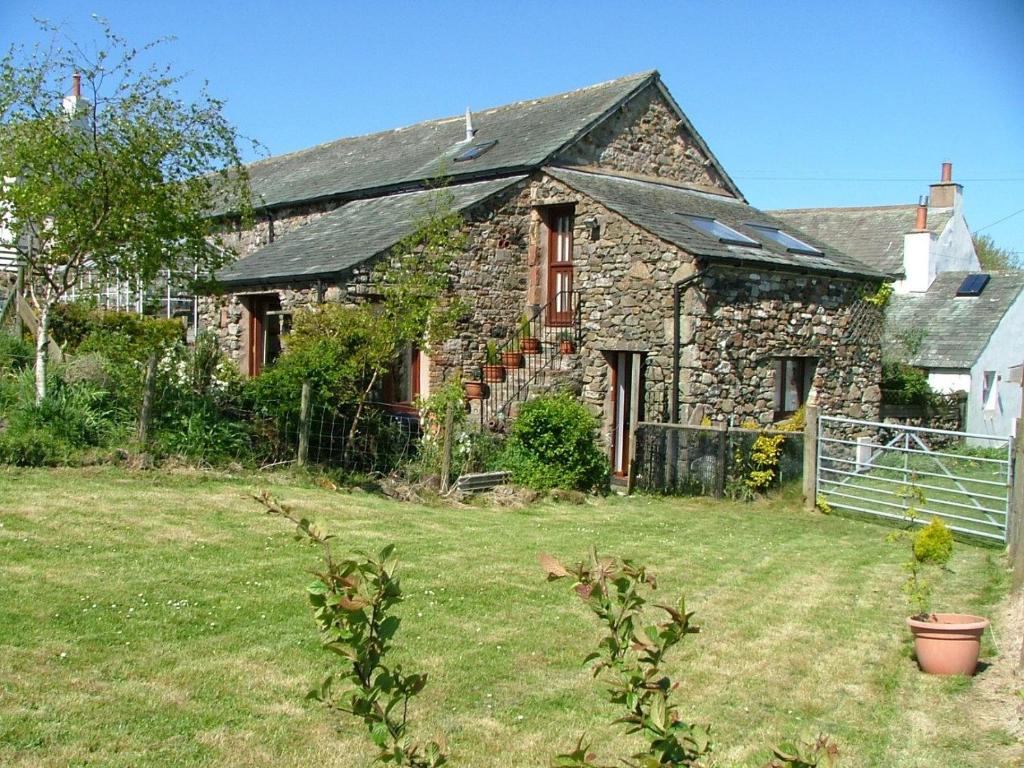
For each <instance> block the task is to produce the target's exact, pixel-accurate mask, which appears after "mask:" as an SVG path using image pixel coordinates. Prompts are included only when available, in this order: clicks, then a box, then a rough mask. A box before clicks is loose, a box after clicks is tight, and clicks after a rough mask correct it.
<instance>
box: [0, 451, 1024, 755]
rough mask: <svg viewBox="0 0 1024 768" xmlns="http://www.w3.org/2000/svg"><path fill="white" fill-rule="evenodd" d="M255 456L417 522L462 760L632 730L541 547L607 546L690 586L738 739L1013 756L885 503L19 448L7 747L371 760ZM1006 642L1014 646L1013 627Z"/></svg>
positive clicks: (975, 587) (579, 610)
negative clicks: (541, 492)
mask: <svg viewBox="0 0 1024 768" xmlns="http://www.w3.org/2000/svg"><path fill="white" fill-rule="evenodd" d="M257 481H262V482H263V483H269V485H270V488H271V490H272V492H274V493H275V494H276V495H277V496H278V497H279V498H281V499H283V500H285V501H287V502H290V503H292V504H293V505H295V506H296V508H297V509H300V510H302V511H304V512H307V513H309V514H310V515H312V516H315V517H318V518H320V519H321V520H323V521H324V522H325V523H326V525H327V527H328V528H329V529H330V530H331V531H332V532H334V533H336V534H338V536H339V543H340V544H341V546H343V547H352V548H367V549H374V548H379V547H380V546H381V545H383V544H384V543H386V542H389V541H394V542H396V543H397V544H398V547H399V554H400V556H401V558H402V561H403V564H402V580H403V587H404V589H405V591H406V593H407V595H408V599H407V601H406V602H405V603H404V604H403V605H402V609H401V614H402V615H403V617H404V620H403V625H402V629H401V631H400V633H399V637H398V642H397V645H398V647H399V653H400V655H401V656H402V657H404V658H405V659H406V663H407V664H408V665H410V666H413V667H415V668H422V669H425V670H426V671H427V672H428V673H429V675H430V679H429V683H428V686H427V690H426V692H425V693H424V694H423V696H421V697H420V699H421V700H420V701H419V702H418V703H417V705H416V708H415V712H414V722H415V724H416V726H415V730H417V732H418V733H419V735H421V736H425V737H432V736H435V735H437V734H440V733H443V734H444V735H445V737H446V738H447V740H448V743H449V746H450V749H451V752H452V755H453V759H452V765H453V766H473V767H474V768H476V767H478V766H480V767H487V766H545V765H547V764H548V761H549V759H550V756H551V755H552V754H553V753H555V752H556V751H557V750H559V749H562V748H564V747H567V746H569V745H570V744H571V743H573V742H574V741H575V739H576V738H577V736H578V735H579V734H581V733H582V732H584V731H589V732H590V733H591V734H592V736H593V740H594V747H595V749H596V750H598V751H599V752H600V753H601V756H602V762H614V758H616V757H619V756H624V755H627V754H628V753H629V751H630V747H631V746H633V745H635V743H634V742H630V741H628V740H624V739H622V738H619V737H618V735H617V734H618V730H617V729H615V728H612V727H610V726H609V725H608V723H609V721H610V720H611V719H612V718H613V717H614V716H615V715H616V712H615V711H614V710H613V709H612V708H610V706H609V705H607V704H605V703H604V702H603V698H602V696H601V695H600V691H599V689H598V687H597V685H596V684H595V683H594V682H593V681H592V680H591V679H590V678H589V675H588V674H587V673H586V672H585V671H584V670H582V669H581V668H580V661H581V660H582V658H583V657H584V656H585V655H586V653H587V652H588V651H589V650H590V649H591V646H592V645H593V643H595V642H596V640H597V639H598V638H599V630H598V628H597V627H596V625H595V624H594V622H593V620H592V619H591V618H590V616H589V615H588V613H587V612H586V611H585V609H584V607H583V606H582V605H581V604H580V603H579V601H578V600H576V599H575V598H573V597H572V596H571V595H569V594H568V593H567V589H566V585H565V584H563V583H561V582H556V583H548V582H546V581H545V580H544V578H543V574H542V573H541V571H540V569H539V567H538V566H537V564H536V556H537V554H538V553H539V552H540V551H549V552H552V553H553V554H555V555H556V556H558V557H560V558H563V559H569V560H573V559H576V558H578V557H580V556H582V555H583V554H584V552H585V551H586V549H587V548H588V547H589V546H590V545H591V544H596V545H597V546H598V547H599V549H600V550H602V551H604V552H608V553H615V554H618V555H622V556H629V557H634V558H636V559H638V560H641V561H643V562H646V563H648V564H649V565H650V566H651V567H652V568H653V569H654V570H655V571H656V572H657V574H658V576H659V584H660V589H661V590H662V591H664V592H665V593H667V594H666V597H667V596H668V595H669V594H677V593H678V592H680V591H685V592H686V594H687V598H688V605H689V606H690V607H691V608H692V609H695V610H696V611H697V618H698V619H699V620H700V623H701V624H702V625H703V629H702V631H701V633H700V634H699V635H696V636H695V637H694V638H692V640H688V641H687V642H686V643H684V644H683V645H682V646H680V647H681V650H680V651H679V652H678V653H676V654H675V655H674V656H673V657H672V658H671V664H670V670H669V671H670V673H671V674H672V676H673V677H674V678H675V679H677V680H679V681H680V683H681V687H680V689H679V691H678V692H677V696H678V698H679V701H680V702H681V704H682V711H683V713H684V714H685V715H686V716H687V717H690V718H692V719H694V720H697V721H701V722H710V723H712V724H713V727H714V736H715V743H716V755H717V756H718V759H719V761H720V764H721V765H729V766H732V765H736V766H754V765H759V764H760V763H761V762H763V761H764V759H765V758H766V756H767V751H766V745H767V744H769V743H771V742H772V741H773V740H776V739H779V738H782V737H784V736H787V735H791V734H799V733H801V732H805V733H808V734H815V733H817V732H819V731H827V732H828V733H830V734H832V735H833V736H834V737H835V738H836V739H837V740H838V742H839V743H840V746H841V749H842V752H843V754H844V763H843V764H844V765H848V766H858V767H860V766H893V767H895V766H900V767H903V766H905V767H907V768H909V767H910V766H921V765H932V766H986V768H987V767H988V766H993V765H999V764H1000V761H1003V760H1006V761H1008V760H1009V759H1010V758H1009V754H1010V752H1009V750H1011V749H1013V747H1012V739H1009V738H1008V737H1007V733H1006V732H1005V731H1003V730H1001V729H999V728H997V727H994V726H986V725H983V724H980V723H979V721H978V719H977V717H976V715H977V707H978V702H977V701H975V698H974V691H973V686H974V683H973V681H957V682H952V683H951V682H950V681H948V680H943V679H940V678H931V677H928V676H925V675H922V674H921V673H919V672H918V671H917V669H916V666H915V664H914V662H913V660H912V657H911V651H910V643H909V639H908V636H907V632H906V630H905V627H904V625H903V618H904V616H905V615H906V613H907V612H908V609H907V607H906V605H905V603H904V600H903V598H902V595H901V593H900V584H901V583H902V581H903V571H902V569H901V563H902V561H903V560H904V559H905V552H904V551H903V549H902V548H901V547H898V546H895V545H893V544H890V543H886V541H885V534H886V530H885V529H884V528H882V527H879V526H876V525H872V524H869V523H864V522H860V521H854V520H848V519H842V518H837V517H829V516H822V515H810V514H805V513H803V512H802V511H800V506H799V503H798V499H796V497H794V496H792V494H791V492H790V493H789V494H788V495H783V496H782V497H779V498H776V499H773V500H769V501H760V502H755V503H752V504H737V503H730V502H715V501H711V500H707V499H692V500H680V499H654V498H645V497H634V498H630V499H623V498H617V497H611V498H608V499H603V500H592V501H588V502H587V503H586V504H582V505H572V504H566V503H562V504H555V503H543V504H538V505H534V506H531V507H528V508H526V509H521V510H510V509H501V508H483V507H427V506H421V505H414V504H398V503H395V502H392V501H388V500H385V499H381V498H378V497H375V496H372V495H369V494H366V493H361V492H351V493H349V492H341V493H335V492H331V491H327V490H323V489H320V488H317V487H313V486H310V485H309V484H303V483H300V482H297V481H289V480H287V479H286V478H276V479H275V478H270V479H268V478H262V477H261V478H254V477H248V478H237V479H231V478H218V477H213V476H208V475H202V474H191V473H182V474H177V475H175V474H159V473H135V474H131V473H125V472H120V471H114V470H109V469H93V470H54V471H41V470H39V471H37V470H24V471H19V470H3V469H0V523H2V527H0V765H4V766H17V767H18V768H27V767H28V766H32V767H35V766H85V765H89V766H139V765H159V766H268V767H269V766H273V767H274V768H286V767H290V766H310V765H316V766H364V765H368V764H369V763H370V761H371V756H372V752H371V751H370V749H369V748H368V740H367V739H366V737H365V735H364V733H363V730H362V726H361V724H358V723H354V722H352V721H350V720H346V719H345V718H344V717H336V716H334V715H332V714H331V713H330V712H327V711H325V710H324V709H322V708H321V707H320V706H319V705H317V704H315V703H312V702H307V701H305V700H304V699H303V696H304V694H305V693H306V691H307V690H309V688H310V687H312V685H314V684H315V683H317V682H318V681H319V679H320V678H321V677H322V676H323V674H325V673H326V671H327V670H329V669H330V667H331V664H332V663H334V657H332V656H329V655H328V654H326V653H324V652H323V651H321V649H320V648H319V645H318V642H317V638H316V636H315V629H314V625H313V622H312V619H311V617H310V615H309V611H308V608H307V605H306V603H305V597H304V588H305V586H306V584H307V583H308V582H309V581H310V577H309V575H308V574H307V573H306V571H307V570H308V569H310V568H312V567H315V565H316V564H317V555H316V551H315V550H313V549H311V548H309V547H308V546H303V545H301V544H299V543H297V542H295V541H294V540H293V538H292V532H291V530H290V529H289V528H288V526H287V525H285V524H284V523H282V521H280V520H278V519H275V518H271V517H268V516H266V515H265V514H263V513H262V512H261V510H260V508H258V506H257V505H256V504H255V503H254V502H253V501H252V500H251V499H249V498H247V493H248V492H249V491H250V490H251V489H252V488H254V487H255V483H256V482H257ZM952 568H953V570H954V572H953V573H951V574H949V575H948V578H947V579H946V580H945V581H944V583H943V584H942V585H941V587H940V588H939V590H938V594H937V599H936V604H937V607H940V608H941V607H951V608H952V607H955V608H957V609H959V610H963V611H971V612H977V613H982V614H985V613H991V611H992V608H993V605H994V604H995V603H996V602H997V601H998V600H999V599H1000V598H1001V597H1002V595H1003V594H1004V593H1005V576H1004V573H1003V570H1002V568H1001V567H1000V563H999V562H998V556H997V554H996V553H994V552H993V551H992V550H991V549H985V548H978V547H973V546H970V545H966V544H959V545H958V546H957V547H956V550H955V553H954V559H953V563H952ZM997 631H998V627H997ZM983 658H984V659H985V660H986V661H988V662H989V663H996V664H998V663H1003V662H1002V660H1001V659H1000V658H998V656H997V654H996V650H995V647H994V646H993V645H992V644H991V641H986V644H985V647H984V648H983ZM984 722H990V720H985V721H984ZM1006 764H1009V763H1008V762H1007V763H1006Z"/></svg>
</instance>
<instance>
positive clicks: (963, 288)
mask: <svg viewBox="0 0 1024 768" xmlns="http://www.w3.org/2000/svg"><path fill="white" fill-rule="evenodd" d="M990 279H991V277H990V276H989V275H987V274H985V273H984V272H982V273H980V274H977V275H968V276H967V277H965V278H964V280H963V282H962V283H960V287H959V288H957V289H956V295H957V296H981V292H982V291H983V290H985V286H986V285H988V281H989V280H990Z"/></svg>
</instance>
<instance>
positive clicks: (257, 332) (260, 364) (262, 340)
mask: <svg viewBox="0 0 1024 768" xmlns="http://www.w3.org/2000/svg"><path fill="white" fill-rule="evenodd" d="M247 304H248V307H247V308H248V310H249V328H248V331H249V344H248V347H249V349H248V363H249V376H250V377H255V376H259V375H260V373H262V372H263V369H264V368H266V367H267V366H268V365H269V364H270V363H272V362H273V360H267V318H268V317H277V318H279V324H278V339H279V340H280V337H281V336H284V335H285V334H286V333H288V330H289V329H288V328H286V326H287V325H288V324H289V323H288V321H289V320H290V319H291V316H292V313H291V312H288V311H286V310H284V309H282V308H281V297H280V296H278V295H277V294H275V293H268V294H261V295H258V296H251V297H250V298H249V300H248V302H247ZM278 353H280V350H279V352H278ZM275 359H276V355H275Z"/></svg>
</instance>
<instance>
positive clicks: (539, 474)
mask: <svg viewBox="0 0 1024 768" xmlns="http://www.w3.org/2000/svg"><path fill="white" fill-rule="evenodd" d="M499 463H500V465H501V466H502V467H503V468H505V469H508V470H509V471H511V472H512V478H513V480H515V482H517V483H521V484H523V485H527V486H529V487H531V488H535V489H538V490H547V489H550V488H556V487H557V488H568V489H576V490H582V491H589V490H592V489H597V490H602V491H603V490H605V489H606V488H607V486H608V471H609V468H608V459H607V458H606V457H605V455H604V452H603V451H602V450H601V449H600V447H599V446H598V444H597V421H596V420H595V419H594V417H593V416H591V415H590V414H589V413H587V410H586V409H585V408H584V407H583V405H581V404H580V403H578V402H577V401H576V400H574V399H573V398H572V397H571V396H569V395H567V394H559V395H549V396H544V397H538V398H536V399H534V400H530V401H528V402H527V403H525V404H524V405H523V407H522V410H520V412H519V416H518V417H517V418H516V420H515V421H514V422H513V423H512V428H511V431H510V434H509V439H508V442H507V443H506V446H505V450H504V451H503V452H502V455H501V459H500V462H499Z"/></svg>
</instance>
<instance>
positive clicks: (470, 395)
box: [462, 379, 491, 400]
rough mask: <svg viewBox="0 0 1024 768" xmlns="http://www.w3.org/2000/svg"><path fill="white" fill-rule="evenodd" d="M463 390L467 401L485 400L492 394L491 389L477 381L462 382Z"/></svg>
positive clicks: (467, 380)
mask: <svg viewBox="0 0 1024 768" xmlns="http://www.w3.org/2000/svg"><path fill="white" fill-rule="evenodd" d="M462 388H463V390H464V391H465V392H466V399H467V400H484V399H485V398H487V397H488V396H489V395H490V394H491V388H490V387H488V386H487V385H486V384H484V383H483V382H482V381H478V380H476V379H466V380H465V381H463V382H462Z"/></svg>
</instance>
